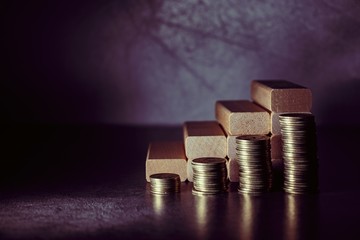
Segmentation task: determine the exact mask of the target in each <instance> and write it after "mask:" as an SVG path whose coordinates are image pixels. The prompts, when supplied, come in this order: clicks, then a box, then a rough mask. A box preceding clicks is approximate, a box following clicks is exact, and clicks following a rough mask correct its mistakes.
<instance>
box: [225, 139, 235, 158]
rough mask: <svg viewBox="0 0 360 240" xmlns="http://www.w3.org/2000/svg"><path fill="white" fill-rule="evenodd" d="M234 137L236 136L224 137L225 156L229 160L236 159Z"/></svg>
mask: <svg viewBox="0 0 360 240" xmlns="http://www.w3.org/2000/svg"><path fill="white" fill-rule="evenodd" d="M236 137H237V135H228V136H227V137H226V142H227V148H226V150H227V151H226V154H227V157H228V158H229V159H236Z"/></svg>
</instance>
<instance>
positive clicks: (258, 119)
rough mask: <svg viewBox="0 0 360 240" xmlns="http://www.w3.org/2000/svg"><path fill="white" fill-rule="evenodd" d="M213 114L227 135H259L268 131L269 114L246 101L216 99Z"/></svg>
mask: <svg viewBox="0 0 360 240" xmlns="http://www.w3.org/2000/svg"><path fill="white" fill-rule="evenodd" d="M215 116H216V119H217V120H218V122H219V123H220V124H221V125H222V126H223V128H224V129H225V131H226V132H227V133H228V134H229V135H259V134H261V135H262V134H268V133H269V132H270V114H269V113H268V112H267V111H266V110H265V109H263V108H262V107H260V106H258V105H256V104H254V103H252V102H250V101H247V100H234V101H218V102H216V105H215Z"/></svg>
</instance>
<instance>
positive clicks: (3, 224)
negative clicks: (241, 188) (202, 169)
mask: <svg viewBox="0 0 360 240" xmlns="http://www.w3.org/2000/svg"><path fill="white" fill-rule="evenodd" d="M359 133H360V129H359V128H352V127H318V145H319V151H318V155H319V159H320V160H319V162H320V163H319V164H320V170H319V179H320V192H319V193H318V194H309V195H301V196H295V195H289V194H285V193H283V192H281V191H275V192H271V193H267V194H264V195H261V196H248V195H240V194H238V193H237V191H236V188H237V186H236V184H232V185H231V186H230V190H229V193H228V194H223V195H217V196H209V197H199V196H193V195H192V193H191V187H192V185H191V183H183V184H182V187H181V188H182V189H181V190H182V191H181V193H180V194H176V195H171V196H165V197H160V196H152V195H150V194H149V192H148V190H149V189H148V188H149V186H148V184H147V183H146V181H145V158H146V151H147V146H148V143H149V142H150V141H154V140H174V139H182V131H181V127H142V126H116V125H101V126H94V125H88V126H84V125H83V126H74V125H62V126H54V125H6V124H4V125H3V126H2V128H1V133H0V136H1V138H2V143H1V148H0V150H1V151H0V161H1V166H0V238H1V239H3V238H36V239H47V238H59V239H63V238H66V239H68V238H72V239H79V238H80V239H84V238H86V239H93V238H96V239H97V238H107V239H112V238H121V239H126V238H135V239H159V238H171V239H186V238H188V239H194V238H198V239H209V238H214V239H219V238H220V237H221V238H226V239H239V238H240V239H251V238H252V239H254V238H262V239H267V238H273V239H319V238H320V239H325V238H326V239H350V238H354V237H358V236H359V234H360V226H358V225H359V222H360V217H359V216H360V191H359V190H360V186H359V183H360V181H359V180H360V175H359V172H360V170H359V167H360V158H359V157H358V152H359V149H360V145H359V142H360V141H359Z"/></svg>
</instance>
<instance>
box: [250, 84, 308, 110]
mask: <svg viewBox="0 0 360 240" xmlns="http://www.w3.org/2000/svg"><path fill="white" fill-rule="evenodd" d="M251 99H252V100H253V101H254V102H256V103H258V104H259V105H261V106H263V107H264V108H266V109H268V110H270V111H272V112H310V110H311V106H312V94H311V90H310V89H308V88H305V87H303V86H300V85H297V84H295V83H292V82H289V81H284V80H268V81H264V80H254V81H252V82H251Z"/></svg>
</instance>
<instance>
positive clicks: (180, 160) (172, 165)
mask: <svg viewBox="0 0 360 240" xmlns="http://www.w3.org/2000/svg"><path fill="white" fill-rule="evenodd" d="M145 172H146V173H145V175H146V180H147V181H148V182H149V181H150V175H152V174H155V173H176V174H179V176H180V179H181V181H185V180H186V178H187V171H186V157H185V151H184V143H183V142H181V141H179V142H154V143H151V144H150V145H149V148H148V153H147V157H146V166H145Z"/></svg>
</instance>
